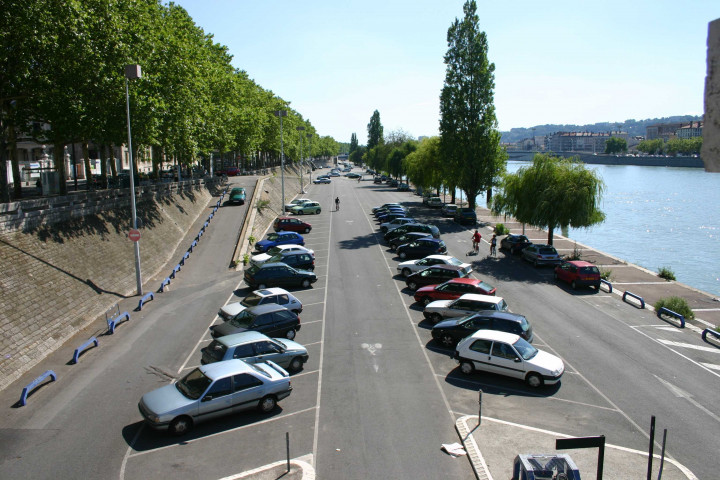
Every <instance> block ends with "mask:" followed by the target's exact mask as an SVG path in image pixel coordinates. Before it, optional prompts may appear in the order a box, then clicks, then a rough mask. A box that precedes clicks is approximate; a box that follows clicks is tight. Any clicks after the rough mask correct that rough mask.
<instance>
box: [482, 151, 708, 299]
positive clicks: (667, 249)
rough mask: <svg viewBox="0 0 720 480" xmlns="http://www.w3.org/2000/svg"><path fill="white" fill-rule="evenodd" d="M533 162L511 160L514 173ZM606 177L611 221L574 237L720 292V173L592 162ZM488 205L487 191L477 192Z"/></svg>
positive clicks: (605, 196) (604, 204)
mask: <svg viewBox="0 0 720 480" xmlns="http://www.w3.org/2000/svg"><path fill="white" fill-rule="evenodd" d="M526 165H529V163H528V162H508V166H507V169H508V171H509V172H511V173H514V172H517V170H518V169H519V168H520V167H522V166H526ZM587 168H588V169H591V170H594V171H595V172H597V174H598V175H599V176H600V177H601V178H602V179H603V181H604V182H605V192H604V194H603V198H602V202H601V209H602V211H603V212H605V216H606V219H605V222H603V223H602V224H600V225H595V226H593V227H590V228H588V229H570V231H569V237H570V238H571V239H574V240H577V241H578V242H579V243H582V244H584V245H587V246H588V247H592V248H594V249H596V250H600V251H603V252H606V253H609V254H611V255H613V256H615V257H618V258H621V259H623V260H625V261H627V262H630V263H634V264H636V265H640V266H642V267H644V268H647V269H648V270H651V271H653V272H657V271H658V270H659V269H660V268H661V267H667V268H669V269H670V270H672V271H673V272H674V273H675V277H676V279H677V281H678V282H681V283H684V284H686V285H689V286H691V287H694V288H697V289H699V290H703V291H705V292H708V293H710V294H712V295H714V296H720V174H718V173H708V172H705V171H704V170H703V169H701V168H672V167H640V166H633V165H587ZM477 201H478V205H479V206H485V197H484V194H482V195H480V196H479V197H478V198H477Z"/></svg>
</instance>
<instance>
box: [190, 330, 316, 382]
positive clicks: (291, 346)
mask: <svg viewBox="0 0 720 480" xmlns="http://www.w3.org/2000/svg"><path fill="white" fill-rule="evenodd" d="M200 353H201V354H202V355H201V359H200V363H201V364H203V365H207V364H208V363H215V362H222V361H225V360H232V359H233V358H239V359H240V360H243V361H245V362H247V363H258V362H267V361H268V360H270V361H271V362H273V363H276V364H277V365H280V366H281V367H282V368H284V369H286V370H287V371H288V372H290V373H295V372H299V371H300V370H302V367H303V364H304V363H305V362H307V360H308V358H309V355H308V351H307V348H305V347H304V346H302V345H300V344H299V343H297V342H295V341H293V340H287V339H280V338H270V337H268V336H267V335H265V334H263V333H260V332H253V331H247V332H241V333H236V334H233V335H226V336H224V337H220V338H216V339H215V340H213V341H212V342H210V345H208V346H207V347H204V348H202V349H201V350H200Z"/></svg>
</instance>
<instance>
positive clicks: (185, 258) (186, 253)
mask: <svg viewBox="0 0 720 480" xmlns="http://www.w3.org/2000/svg"><path fill="white" fill-rule="evenodd" d="M188 258H190V252H185V255H183V258H182V260H180V265H182V266H183V267H184V266H185V260H187V259H188Z"/></svg>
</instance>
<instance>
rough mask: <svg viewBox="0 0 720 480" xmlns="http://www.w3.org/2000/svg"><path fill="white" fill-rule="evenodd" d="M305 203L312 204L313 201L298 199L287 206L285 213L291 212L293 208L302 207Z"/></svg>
mask: <svg viewBox="0 0 720 480" xmlns="http://www.w3.org/2000/svg"><path fill="white" fill-rule="evenodd" d="M305 202H312V200H310V199H309V198H296V199H295V200H293V201H292V202H290V203H286V204H285V211H286V212H289V211H290V210H291V209H292V208H293V207H295V206H298V205H302V204H303V203H305Z"/></svg>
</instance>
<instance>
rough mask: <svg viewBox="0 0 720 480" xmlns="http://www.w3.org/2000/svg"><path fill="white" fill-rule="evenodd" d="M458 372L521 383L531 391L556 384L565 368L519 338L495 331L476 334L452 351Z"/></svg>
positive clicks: (559, 361)
mask: <svg viewBox="0 0 720 480" xmlns="http://www.w3.org/2000/svg"><path fill="white" fill-rule="evenodd" d="M454 357H455V360H456V361H457V362H458V363H459V364H460V371H461V372H462V373H464V374H466V375H470V374H472V373H473V372H475V371H476V370H479V371H483V372H490V373H497V374H498V375H504V376H507V377H513V378H518V379H520V380H524V381H525V382H527V384H528V385H530V386H531V387H541V386H543V385H552V384H555V383H557V382H559V381H560V377H562V374H563V373H564V372H565V364H564V363H563V361H562V359H560V358H559V357H556V356H555V355H553V354H551V353H548V352H544V351H542V350H538V349H537V348H535V347H533V346H532V345H530V344H529V343H528V342H526V341H525V340H524V339H523V338H521V337H520V336H519V335H515V334H513V333H507V332H499V331H496V330H478V331H477V332H475V333H473V334H472V335H470V336H468V337H465V338H464V339H462V340H461V341H460V343H458V344H457V347H455V355H454Z"/></svg>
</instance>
